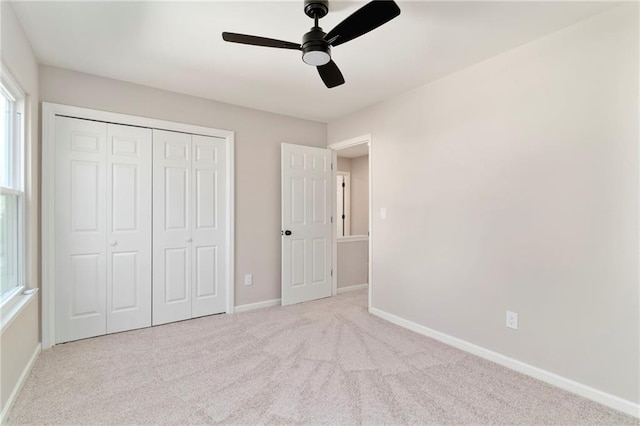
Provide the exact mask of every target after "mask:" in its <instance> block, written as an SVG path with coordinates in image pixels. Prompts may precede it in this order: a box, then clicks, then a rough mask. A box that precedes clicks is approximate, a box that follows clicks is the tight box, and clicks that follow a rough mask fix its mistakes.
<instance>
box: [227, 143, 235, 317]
mask: <svg viewBox="0 0 640 426" xmlns="http://www.w3.org/2000/svg"><path fill="white" fill-rule="evenodd" d="M235 150H236V148H235V134H234V133H233V132H231V134H230V135H228V136H227V176H228V177H229V178H230V179H231V180H230V182H229V184H228V185H227V206H228V207H227V217H228V218H229V227H228V228H227V273H228V275H227V313H228V314H232V313H233V312H234V309H235V308H234V306H235V291H236V285H235V282H236V275H235V267H236V266H235V259H236V257H235V229H236V228H235V199H236V196H235V187H236V183H235V175H236V172H235V163H236V161H235Z"/></svg>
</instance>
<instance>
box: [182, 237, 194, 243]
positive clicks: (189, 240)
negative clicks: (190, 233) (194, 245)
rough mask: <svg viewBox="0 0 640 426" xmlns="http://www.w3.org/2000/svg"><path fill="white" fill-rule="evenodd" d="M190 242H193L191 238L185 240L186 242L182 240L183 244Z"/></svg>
mask: <svg viewBox="0 0 640 426" xmlns="http://www.w3.org/2000/svg"><path fill="white" fill-rule="evenodd" d="M191 241H193V238H187V239H186V240H184V242H185V243H190V242H191Z"/></svg>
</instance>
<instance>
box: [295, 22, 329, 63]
mask: <svg viewBox="0 0 640 426" xmlns="http://www.w3.org/2000/svg"><path fill="white" fill-rule="evenodd" d="M324 36H325V32H324V31H322V28H320V27H313V28H311V31H309V32H308V33H306V34H305V35H304V36H303V37H302V60H303V61H304V63H306V64H309V65H313V66H320V65H324V64H326V63H328V62H329V61H330V60H331V47H330V46H329V43H327V41H326V40H325V39H324Z"/></svg>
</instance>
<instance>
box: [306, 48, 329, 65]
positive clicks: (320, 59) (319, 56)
mask: <svg viewBox="0 0 640 426" xmlns="http://www.w3.org/2000/svg"><path fill="white" fill-rule="evenodd" d="M302 60H303V61H304V63H305V64H308V65H313V66H314V67H318V66H320V65H326V64H328V63H329V61H330V60H331V56H330V55H329V53H327V52H325V51H324V50H311V51H307V52H304V53H303V54H302Z"/></svg>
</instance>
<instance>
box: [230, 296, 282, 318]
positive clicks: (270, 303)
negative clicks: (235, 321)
mask: <svg viewBox="0 0 640 426" xmlns="http://www.w3.org/2000/svg"><path fill="white" fill-rule="evenodd" d="M280 303H281V300H280V299H271V300H265V301H263V302H256V303H247V304H245V305H238V306H236V309H235V313H236V314H239V313H241V312H248V311H255V310H256V309H264V308H272V307H274V306H280Z"/></svg>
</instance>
